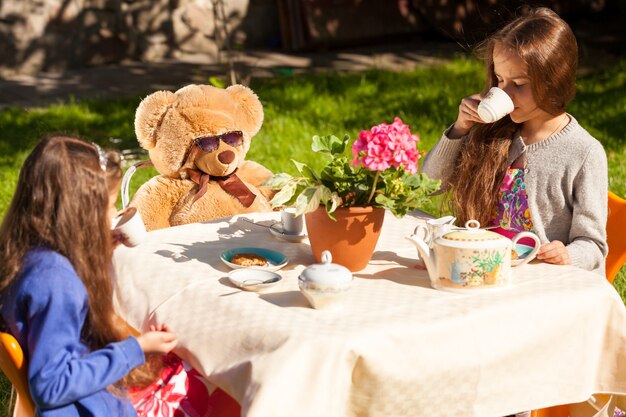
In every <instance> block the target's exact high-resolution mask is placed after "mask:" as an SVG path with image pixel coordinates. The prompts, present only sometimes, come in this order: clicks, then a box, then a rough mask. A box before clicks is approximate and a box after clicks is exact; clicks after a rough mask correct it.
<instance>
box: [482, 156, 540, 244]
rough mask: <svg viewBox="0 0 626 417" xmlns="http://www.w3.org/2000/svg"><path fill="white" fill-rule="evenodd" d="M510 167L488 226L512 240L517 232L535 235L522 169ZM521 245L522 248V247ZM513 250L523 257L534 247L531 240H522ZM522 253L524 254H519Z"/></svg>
mask: <svg viewBox="0 0 626 417" xmlns="http://www.w3.org/2000/svg"><path fill="white" fill-rule="evenodd" d="M514 166H515V164H514V165H513V166H511V167H510V168H509V169H507V172H506V174H505V175H504V179H503V180H502V184H501V185H500V190H499V191H498V205H497V206H496V207H495V209H494V211H493V215H492V219H491V221H490V222H489V226H497V227H496V228H495V229H493V231H494V232H497V233H499V234H501V235H503V236H506V237H508V238H509V239H512V238H513V237H514V236H515V235H516V234H518V233H519V232H533V233H536V231H535V228H534V227H533V222H532V220H531V216H530V209H529V208H528V197H527V195H526V184H524V169H522V168H516V167H514ZM522 245H523V246H522ZM516 246H517V247H516V248H514V249H515V250H516V251H517V252H518V254H519V255H524V254H525V253H527V252H530V250H531V249H532V248H533V247H534V246H535V242H534V241H533V240H532V239H528V238H522V239H520V240H519V241H518V245H516ZM520 251H521V252H524V253H520Z"/></svg>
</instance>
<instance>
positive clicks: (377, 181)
mask: <svg viewBox="0 0 626 417" xmlns="http://www.w3.org/2000/svg"><path fill="white" fill-rule="evenodd" d="M418 141H419V137H418V136H417V135H414V134H412V133H411V131H410V130H409V127H408V126H407V125H406V124H404V123H403V122H402V120H400V118H397V117H396V118H395V119H394V121H393V123H392V124H386V123H381V124H379V125H376V126H374V127H372V128H371V129H370V130H363V131H361V132H360V133H359V138H358V139H357V140H355V141H354V143H352V155H351V156H350V155H346V154H345V150H346V149H347V147H348V145H349V142H350V139H349V137H348V136H347V135H346V136H344V138H343V139H339V138H337V137H335V136H332V135H328V136H321V137H320V136H314V137H313V144H312V150H313V151H314V152H322V153H325V154H327V155H328V156H329V157H330V159H329V162H328V164H327V165H326V166H325V167H324V168H323V169H322V171H321V172H320V173H317V172H315V170H313V169H312V168H311V167H309V166H308V165H306V164H303V163H300V162H297V161H293V163H294V164H295V166H296V169H297V170H298V172H299V173H300V176H296V177H294V176H291V175H289V174H286V173H280V174H276V175H274V176H273V177H272V178H270V179H269V180H268V181H266V183H265V185H268V186H270V187H272V188H273V189H276V190H279V191H278V192H277V193H276V195H275V196H274V198H273V199H272V201H271V203H272V206H273V207H285V206H290V207H295V208H296V214H305V220H306V225H307V230H308V234H309V241H310V242H311V248H312V250H313V254H314V255H315V257H316V259H317V260H318V261H320V258H321V252H322V251H323V250H325V249H328V250H330V251H331V253H332V255H333V260H334V261H335V262H337V263H339V264H342V265H345V266H347V267H348V268H350V269H351V270H353V271H354V270H359V269H362V268H364V267H365V265H366V264H367V262H368V261H369V259H370V257H371V254H372V253H373V251H374V247H375V246H376V242H377V241H378V236H379V234H380V228H381V227H382V221H383V218H384V210H385V209H387V210H389V211H390V212H392V213H393V214H394V215H396V216H398V217H401V216H403V215H405V214H406V213H408V212H410V211H412V210H415V209H417V208H419V207H421V206H422V205H423V204H424V202H425V201H426V200H427V199H428V198H429V195H430V194H432V193H433V192H434V191H436V190H437V189H438V188H439V181H435V180H432V179H430V178H428V177H427V176H426V175H424V174H420V173H418V159H419V158H420V153H419V151H418V150H417V142H418ZM350 232H353V233H354V234H355V235H354V236H349V235H348V236H346V234H345V233H350ZM329 239H330V240H329ZM363 239H370V242H369V243H367V242H365V247H356V246H355V245H356V244H357V242H358V243H360V244H363V243H364V242H362V240H363ZM359 255H363V256H364V261H363V260H360V261H355V258H357V257H358V256H359Z"/></svg>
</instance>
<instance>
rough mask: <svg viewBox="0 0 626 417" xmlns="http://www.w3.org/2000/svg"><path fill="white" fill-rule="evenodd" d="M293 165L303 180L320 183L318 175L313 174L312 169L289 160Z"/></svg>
mask: <svg viewBox="0 0 626 417" xmlns="http://www.w3.org/2000/svg"><path fill="white" fill-rule="evenodd" d="M291 162H293V164H294V165H295V166H296V169H297V170H298V172H299V173H300V174H302V176H303V177H304V178H306V179H307V180H312V181H313V182H317V183H319V182H320V181H321V179H320V177H319V175H317V173H316V172H315V170H314V169H313V168H311V167H310V166H308V165H307V164H303V163H302V162H298V161H294V160H293V159H292V160H291Z"/></svg>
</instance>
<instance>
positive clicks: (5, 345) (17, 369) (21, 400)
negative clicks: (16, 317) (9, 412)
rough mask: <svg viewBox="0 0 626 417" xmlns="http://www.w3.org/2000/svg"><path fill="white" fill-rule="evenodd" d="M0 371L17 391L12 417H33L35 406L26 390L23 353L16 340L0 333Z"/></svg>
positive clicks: (26, 378)
mask: <svg viewBox="0 0 626 417" xmlns="http://www.w3.org/2000/svg"><path fill="white" fill-rule="evenodd" d="M0 369H2V372H4V374H5V375H6V376H7V378H9V381H11V384H13V387H15V390H16V391H17V398H16V400H15V408H14V410H13V417H35V404H34V403H33V399H32V398H31V396H30V391H29V390H28V375H27V370H26V369H27V364H26V361H25V360H24V352H22V348H21V347H20V345H19V343H17V340H15V338H14V337H13V336H12V335H10V334H9V333H0Z"/></svg>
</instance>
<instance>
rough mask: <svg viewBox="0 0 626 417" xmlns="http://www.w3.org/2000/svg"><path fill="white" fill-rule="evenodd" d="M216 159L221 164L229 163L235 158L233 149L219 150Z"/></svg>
mask: <svg viewBox="0 0 626 417" xmlns="http://www.w3.org/2000/svg"><path fill="white" fill-rule="evenodd" d="M217 159H218V160H219V161H220V162H221V163H222V164H230V163H231V162H233V160H234V159H235V152H233V151H224V152H220V154H219V155H217Z"/></svg>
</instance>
